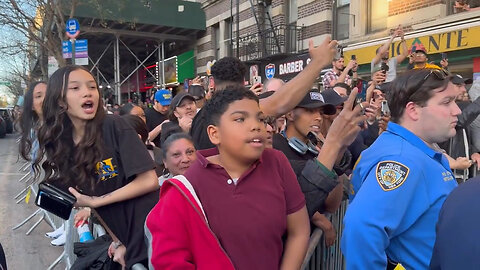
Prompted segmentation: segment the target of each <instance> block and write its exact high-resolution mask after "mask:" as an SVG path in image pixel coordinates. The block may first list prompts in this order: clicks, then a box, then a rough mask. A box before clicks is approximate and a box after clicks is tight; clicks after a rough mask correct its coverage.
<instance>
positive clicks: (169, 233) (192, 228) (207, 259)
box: [145, 175, 235, 270]
mask: <svg viewBox="0 0 480 270" xmlns="http://www.w3.org/2000/svg"><path fill="white" fill-rule="evenodd" d="M145 234H146V235H147V238H148V240H149V250H148V251H149V266H150V269H162V270H163V269H166V270H168V269H182V270H183V269H198V270H203V269H205V270H217V269H218V270H230V269H235V268H234V267H233V264H232V262H231V260H230V258H229V257H228V255H227V254H226V253H225V250H224V249H223V248H222V247H221V245H220V243H219V241H218V239H217V238H216V236H215V235H214V234H213V232H212V231H211V230H210V227H209V226H208V221H207V219H206V217H205V214H204V212H203V209H202V206H201V203H200V201H199V200H198V197H197V196H196V194H195V190H194V189H193V187H192V185H191V184H190V183H189V182H188V180H187V179H186V178H185V177H184V176H181V175H180V176H176V177H174V178H172V179H169V180H167V181H165V182H164V183H163V185H162V188H161V192H160V199H159V201H158V203H157V205H156V206H155V207H154V208H153V209H152V211H151V212H150V213H149V214H148V216H147V220H146V222H145Z"/></svg>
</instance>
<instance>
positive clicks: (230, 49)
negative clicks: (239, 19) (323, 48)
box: [228, 0, 233, 56]
mask: <svg viewBox="0 0 480 270" xmlns="http://www.w3.org/2000/svg"><path fill="white" fill-rule="evenodd" d="M228 31H230V33H229V36H230V48H228V56H233V0H230V29H229V30H228Z"/></svg>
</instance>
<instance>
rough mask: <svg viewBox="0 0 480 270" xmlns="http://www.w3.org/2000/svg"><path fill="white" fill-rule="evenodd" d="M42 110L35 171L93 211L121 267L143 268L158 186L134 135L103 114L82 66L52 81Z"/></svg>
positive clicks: (63, 71) (148, 159)
mask: <svg viewBox="0 0 480 270" xmlns="http://www.w3.org/2000/svg"><path fill="white" fill-rule="evenodd" d="M42 109H43V110H42V111H43V119H44V121H43V124H42V125H41V127H40V129H39V131H38V141H39V144H40V148H39V155H38V156H37V158H36V160H35V168H36V171H37V172H38V171H39V169H40V165H41V167H42V168H43V169H44V170H45V178H44V180H45V181H46V182H49V183H51V184H53V185H55V186H57V187H59V188H62V189H65V190H68V191H69V192H71V193H72V194H73V195H74V196H75V197H76V198H77V203H76V206H77V207H90V208H93V209H96V212H97V213H98V214H99V215H100V217H101V218H102V219H103V220H104V221H105V223H106V225H107V226H108V227H109V228H110V230H111V231H112V233H113V234H115V236H116V237H117V238H118V239H119V240H120V242H121V244H123V245H124V246H125V247H126V254H125V265H124V266H126V267H127V268H130V267H132V266H133V265H134V264H136V263H142V264H144V265H146V264H145V263H146V261H147V250H146V247H145V243H144V232H143V231H144V230H143V224H144V222H145V217H146V216H147V214H148V212H149V211H150V210H151V208H152V207H153V206H154V205H155V203H156V201H158V182H157V177H156V175H155V170H154V169H155V165H154V163H153V161H152V159H151V157H150V155H149V154H148V152H147V149H146V148H145V145H144V144H143V143H142V142H141V141H140V139H139V137H138V135H137V133H136V132H135V131H134V130H133V128H132V127H130V126H129V125H128V124H127V123H126V122H125V120H124V119H122V118H121V117H119V116H115V115H106V113H105V111H104V109H103V104H102V99H101V98H100V92H99V89H98V85H97V82H96V81H95V79H94V77H93V76H92V74H91V73H90V72H89V71H88V70H87V69H85V68H84V67H81V66H66V67H63V68H60V69H59V70H57V71H56V72H55V73H54V74H53V75H52V76H51V78H50V80H49V82H48V86H47V93H46V96H45V100H44V103H43V108H42ZM43 158H45V160H44V161H43V162H42V159H43ZM112 237H114V236H112ZM118 245H119V243H116V244H115V246H116V247H118Z"/></svg>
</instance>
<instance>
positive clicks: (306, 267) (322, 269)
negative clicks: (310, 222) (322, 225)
mask: <svg viewBox="0 0 480 270" xmlns="http://www.w3.org/2000/svg"><path fill="white" fill-rule="evenodd" d="M347 207H348V200H344V201H342V203H341V204H340V207H339V209H338V210H337V212H335V213H334V214H333V215H330V217H329V219H330V221H331V222H332V225H333V227H334V228H335V231H336V235H337V236H336V239H335V243H334V244H333V245H332V246H331V247H326V246H325V239H324V237H325V235H324V234H323V232H322V230H321V229H319V228H315V230H314V231H313V233H312V235H311V236H310V241H309V246H308V250H307V255H306V256H305V260H304V262H303V265H302V268H301V269H302V270H342V269H345V259H344V258H343V255H342V252H341V250H340V239H341V237H342V233H343V217H344V216H345V212H346V211H347ZM327 217H328V216H327Z"/></svg>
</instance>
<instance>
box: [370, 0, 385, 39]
mask: <svg viewBox="0 0 480 270" xmlns="http://www.w3.org/2000/svg"><path fill="white" fill-rule="evenodd" d="M387 17H388V1H385V0H369V1H368V18H369V21H368V32H375V31H379V30H384V29H386V28H387Z"/></svg>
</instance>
